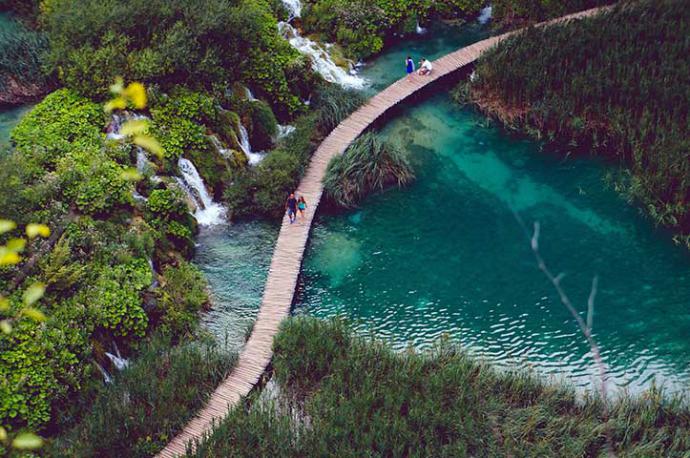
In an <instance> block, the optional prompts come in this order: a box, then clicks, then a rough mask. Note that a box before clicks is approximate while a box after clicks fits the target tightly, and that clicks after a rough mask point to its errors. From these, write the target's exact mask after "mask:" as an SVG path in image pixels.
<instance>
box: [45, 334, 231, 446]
mask: <svg viewBox="0 0 690 458" xmlns="http://www.w3.org/2000/svg"><path fill="white" fill-rule="evenodd" d="M171 345H172V344H171V342H170V340H169V339H166V338H162V337H160V336H156V337H154V338H153V339H152V340H151V341H150V342H149V343H147V344H146V345H145V346H144V347H143V348H142V349H141V352H140V355H139V357H138V358H137V360H136V362H134V363H133V364H132V365H131V366H130V367H128V368H127V369H125V370H123V371H122V372H121V373H119V374H117V375H116V376H115V377H114V380H113V383H112V384H111V385H108V386H103V385H100V386H99V387H98V388H96V389H95V393H94V394H93V401H92V403H91V405H90V407H89V411H88V413H87V414H86V415H85V416H84V418H83V419H82V420H81V421H79V422H78V424H76V425H75V426H74V427H73V428H71V429H70V431H68V432H67V433H66V434H65V435H64V436H63V437H60V438H58V439H56V440H54V441H51V442H50V443H49V444H48V446H47V447H46V450H45V454H46V455H47V456H55V457H58V456H72V457H93V456H99V457H119V456H127V457H146V456H151V455H153V454H154V453H156V452H157V451H158V450H160V449H161V448H163V446H164V445H165V444H166V443H167V442H168V441H170V440H171V439H172V437H174V435H175V433H177V432H178V431H179V430H180V429H181V428H182V426H184V424H185V423H186V422H187V421H188V420H189V419H190V418H191V417H192V416H193V415H194V414H195V413H196V411H197V410H198V409H200V408H201V407H202V406H203V405H204V402H205V400H206V399H207V397H208V395H209V394H210V393H211V392H212V391H213V390H214V389H215V387H216V386H217V385H218V384H219V383H220V382H221V380H223V379H224V378H225V377H226V375H227V373H228V371H229V370H230V368H231V367H232V365H233V364H234V361H235V357H234V356H232V357H231V356H229V355H227V354H225V353H223V352H221V351H220V350H219V349H218V348H217V347H215V346H213V345H211V344H209V343H205V344H201V343H194V344H185V345H182V346H177V347H171ZM81 402H82V403H84V401H83V400H82V401H81Z"/></svg>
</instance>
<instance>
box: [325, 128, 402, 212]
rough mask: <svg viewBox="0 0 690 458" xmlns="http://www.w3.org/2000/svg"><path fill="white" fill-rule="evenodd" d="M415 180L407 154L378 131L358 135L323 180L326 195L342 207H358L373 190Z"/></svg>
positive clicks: (335, 161)
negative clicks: (379, 135)
mask: <svg viewBox="0 0 690 458" xmlns="http://www.w3.org/2000/svg"><path fill="white" fill-rule="evenodd" d="M413 179H414V172H413V171H412V166H411V165H410V163H409V161H408V160H407V157H406V156H405V155H404V153H403V152H402V151H400V150H399V149H397V148H396V147H395V146H393V145H392V144H390V143H387V142H385V141H383V140H381V139H380V138H379V137H378V136H377V135H376V134H374V133H372V132H367V133H365V134H364V135H362V136H361V137H359V138H357V140H355V141H354V142H353V143H352V144H351V145H350V146H349V147H348V148H347V150H346V151H345V153H344V154H343V155H341V156H336V157H334V158H333V159H332V160H331V162H330V163H329V164H328V169H327V170H326V176H325V177H324V180H323V186H324V191H325V192H326V196H327V197H328V198H329V199H331V200H332V201H333V202H335V203H336V204H337V205H339V206H341V207H346V208H351V207H354V206H356V205H357V204H358V203H359V202H360V201H361V199H362V198H363V197H364V196H366V195H367V194H369V193H371V192H377V191H382V190H384V189H385V188H386V187H389V186H404V185H406V184H408V183H409V182H411V181H412V180H413Z"/></svg>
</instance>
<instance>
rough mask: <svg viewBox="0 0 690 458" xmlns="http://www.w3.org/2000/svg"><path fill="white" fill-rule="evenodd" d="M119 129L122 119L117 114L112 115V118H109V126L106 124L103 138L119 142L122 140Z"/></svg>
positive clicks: (122, 136)
mask: <svg viewBox="0 0 690 458" xmlns="http://www.w3.org/2000/svg"><path fill="white" fill-rule="evenodd" d="M121 127H122V117H121V116H120V115H119V114H117V113H113V115H112V117H111V118H110V124H108V128H107V129H106V136H105V138H107V139H108V140H121V139H122V138H124V135H122V134H120V128H121Z"/></svg>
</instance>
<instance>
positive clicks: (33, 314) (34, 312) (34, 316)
mask: <svg viewBox="0 0 690 458" xmlns="http://www.w3.org/2000/svg"><path fill="white" fill-rule="evenodd" d="M22 314H23V315H24V316H25V317H27V318H29V319H30V320H34V321H37V322H39V323H40V322H43V321H45V320H46V319H47V318H46V316H45V314H44V313H43V312H41V311H40V310H38V309H35V308H33V307H26V308H25V309H24V310H22Z"/></svg>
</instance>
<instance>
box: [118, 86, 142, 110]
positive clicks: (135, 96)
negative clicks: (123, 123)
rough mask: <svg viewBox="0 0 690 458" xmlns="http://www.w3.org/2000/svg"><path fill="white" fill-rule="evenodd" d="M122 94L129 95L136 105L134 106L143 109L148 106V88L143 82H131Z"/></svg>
mask: <svg viewBox="0 0 690 458" xmlns="http://www.w3.org/2000/svg"><path fill="white" fill-rule="evenodd" d="M122 95H124V96H125V97H127V98H128V99H129V100H130V101H131V102H132V105H134V108H137V109H139V110H141V109H142V108H146V89H145V88H144V85H143V84H141V83H137V82H134V83H130V84H129V85H128V86H127V88H126V89H125V90H124V91H123V92H122Z"/></svg>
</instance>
